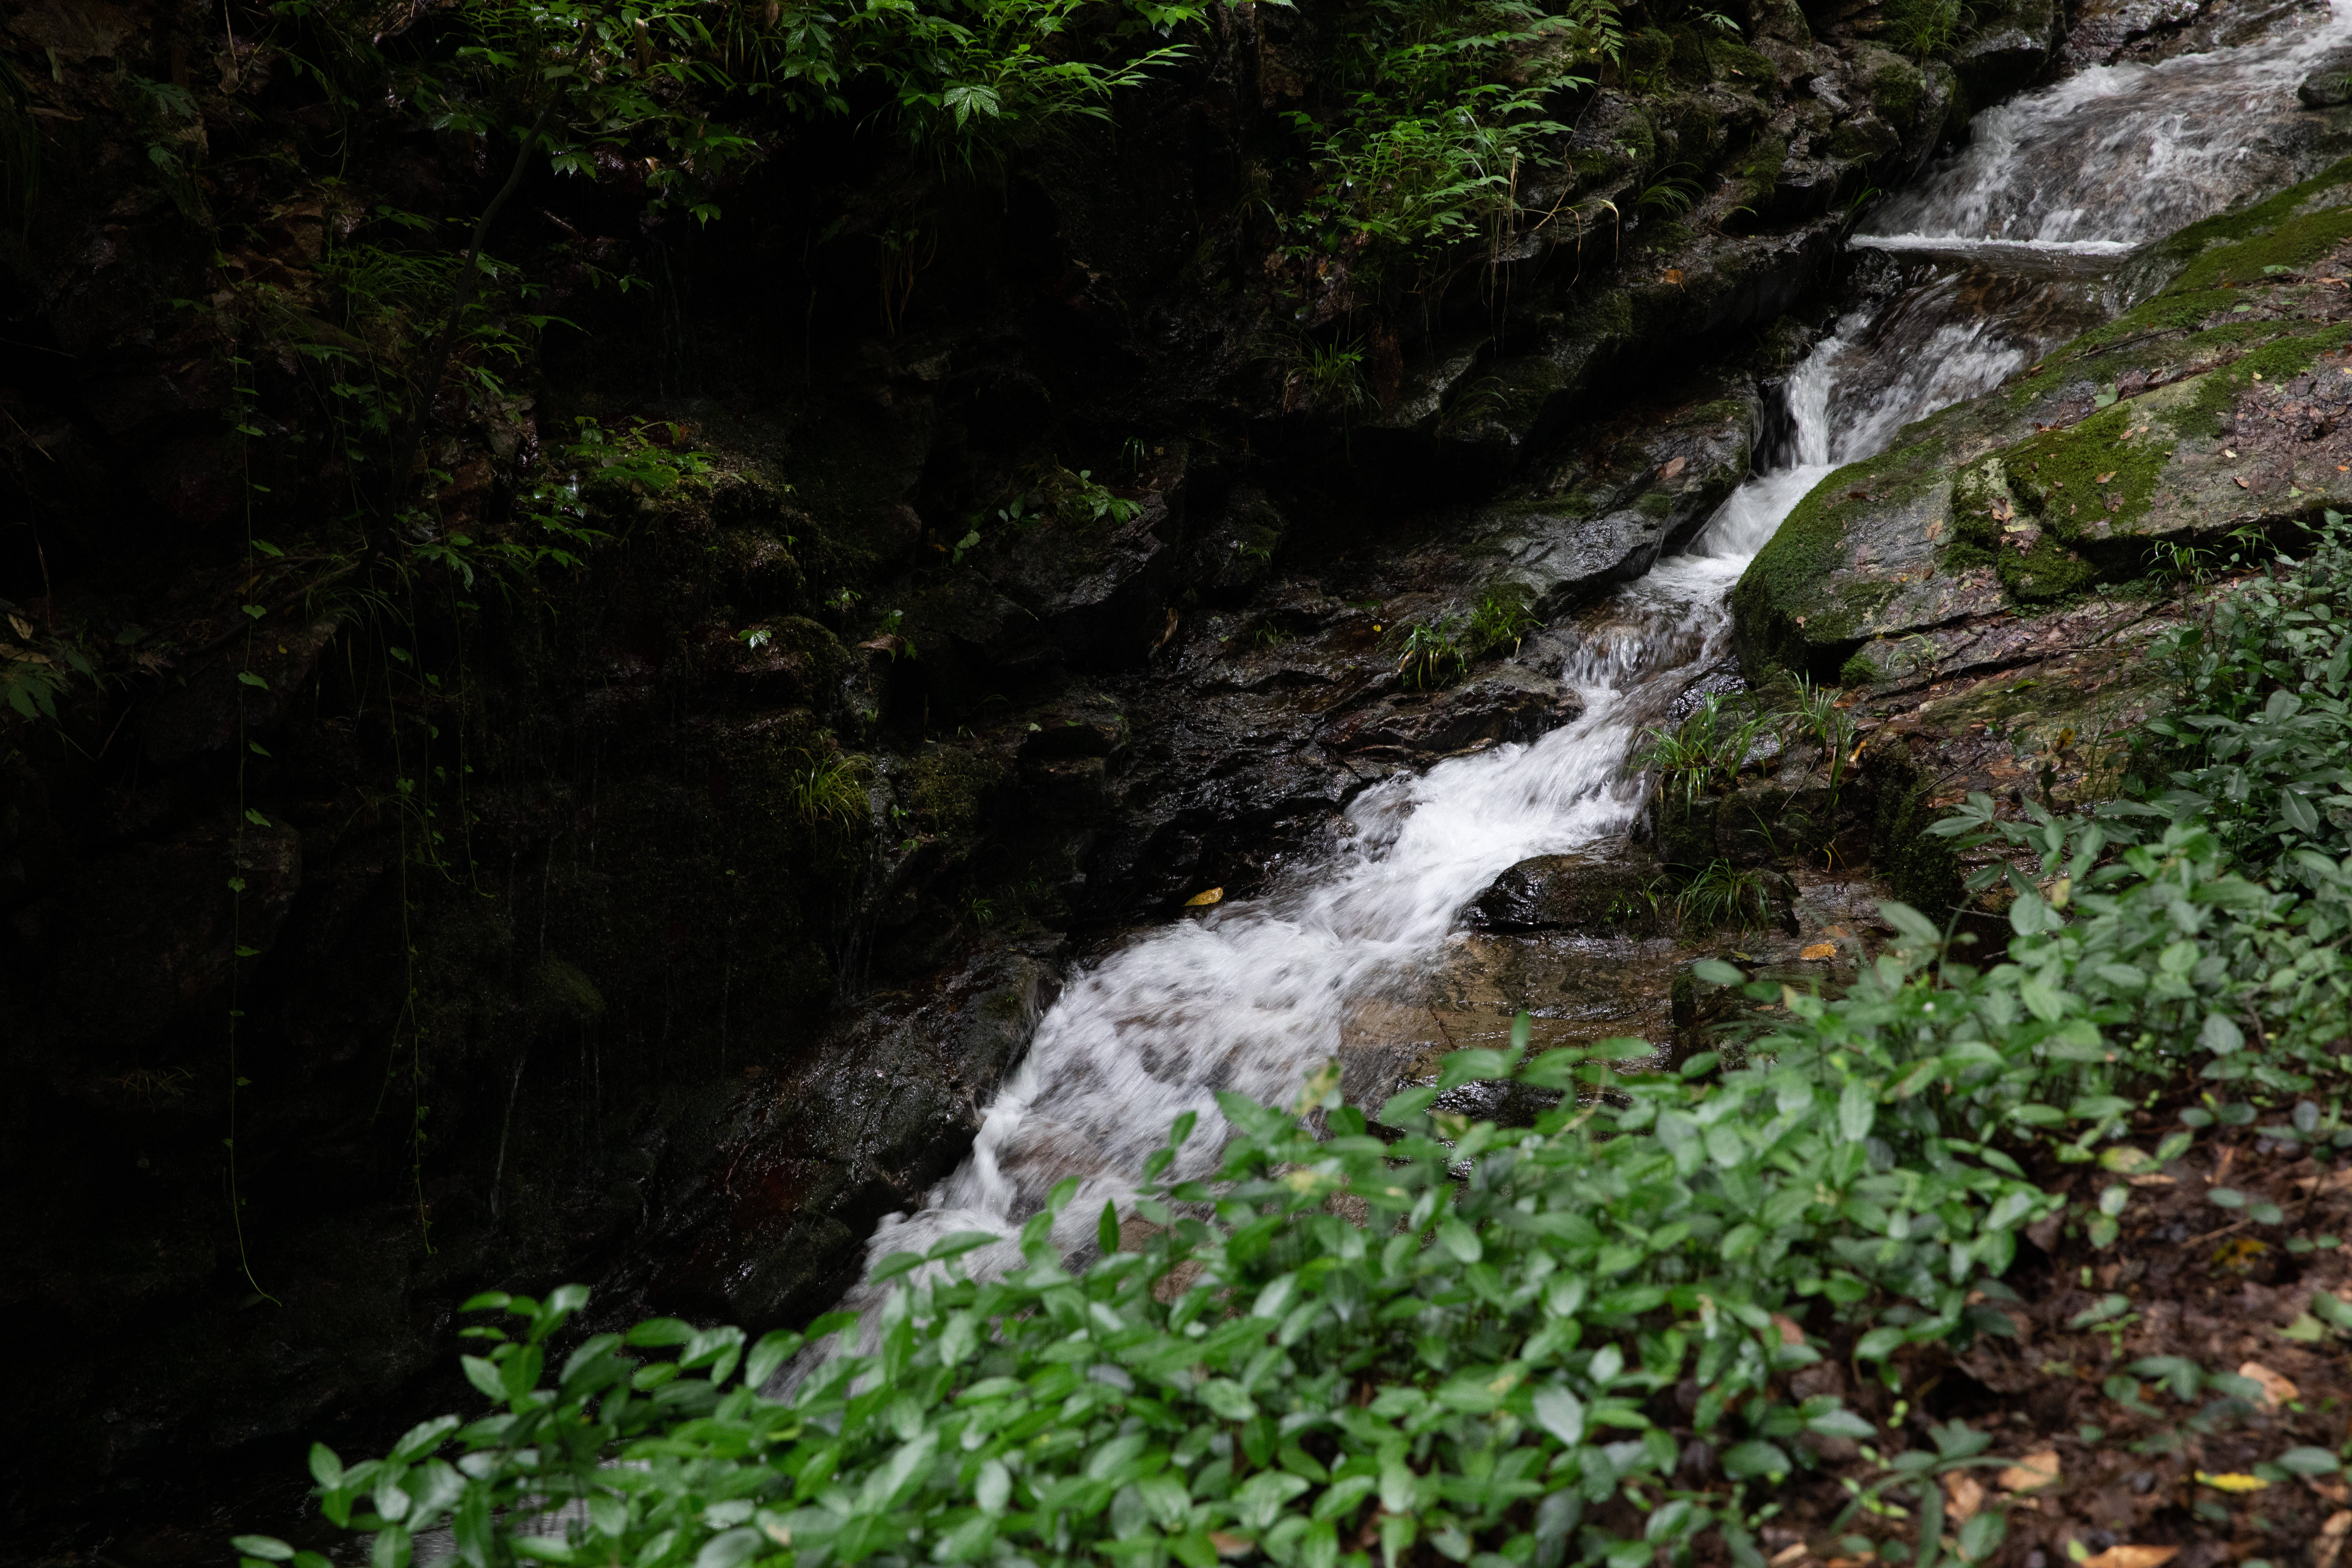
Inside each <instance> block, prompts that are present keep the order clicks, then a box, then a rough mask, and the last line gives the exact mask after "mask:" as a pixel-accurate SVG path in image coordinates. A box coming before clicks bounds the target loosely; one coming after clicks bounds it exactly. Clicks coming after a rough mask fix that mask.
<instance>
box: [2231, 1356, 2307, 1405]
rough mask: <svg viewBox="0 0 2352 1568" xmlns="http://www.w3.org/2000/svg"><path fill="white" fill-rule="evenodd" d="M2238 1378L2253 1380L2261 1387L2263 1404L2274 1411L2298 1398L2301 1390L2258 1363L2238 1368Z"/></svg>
mask: <svg viewBox="0 0 2352 1568" xmlns="http://www.w3.org/2000/svg"><path fill="white" fill-rule="evenodd" d="M2238 1375H2239V1376H2240V1377H2248V1378H2252V1379H2253V1381H2255V1382H2256V1383H2259V1384H2262V1385H2263V1404H2264V1405H2268V1406H2270V1407H2271V1408H2272V1409H2273V1410H2276V1409H2277V1408H2278V1407H2279V1406H2280V1405H2284V1404H2285V1403H2286V1402H2287V1401H2288V1400H2290V1399H2294V1398H2298V1397H2300V1396H2301V1395H2302V1394H2303V1390H2301V1389H2300V1388H2297V1387H2296V1386H2295V1385H2294V1384H2293V1383H2291V1382H2289V1381H2288V1380H2287V1379H2286V1378H2284V1377H2282V1376H2280V1375H2279V1374H2278V1373H2274V1372H2273V1371H2272V1370H2271V1369H2270V1368H2268V1367H2266V1366H2264V1365H2263V1363H2260V1362H2258V1361H2250V1362H2248V1363H2245V1364H2244V1365H2242V1366H2241V1367H2240V1368H2238Z"/></svg>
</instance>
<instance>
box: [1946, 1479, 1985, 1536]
mask: <svg viewBox="0 0 2352 1568" xmlns="http://www.w3.org/2000/svg"><path fill="white" fill-rule="evenodd" d="M1944 1495H1945V1497H1946V1499H1947V1500H1948V1502H1947V1506H1946V1509H1945V1511H1946V1512H1947V1513H1948V1515H1949V1516H1950V1517H1951V1518H1952V1520H1953V1521H1955V1522H1957V1523H1960V1524H1966V1523H1967V1522H1968V1521H1970V1520H1972V1519H1974V1518H1975V1517H1976V1516H1977V1510H1979V1509H1981V1508H1983V1507H1984V1488H1983V1487H1982V1486H1980V1485H1979V1484H1978V1482H1977V1479H1976V1478H1975V1477H1974V1476H1970V1475H1965V1474H1962V1473H1961V1472H1959V1471H1958V1470H1955V1471H1954V1472H1952V1473H1951V1474H1950V1475H1948V1476H1946V1477H1945V1478H1944Z"/></svg>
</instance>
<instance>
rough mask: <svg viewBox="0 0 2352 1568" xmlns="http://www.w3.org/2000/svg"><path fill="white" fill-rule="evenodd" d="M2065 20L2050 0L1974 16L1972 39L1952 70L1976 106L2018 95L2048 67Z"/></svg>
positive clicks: (2010, 4) (2022, 1)
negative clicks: (2014, 94) (2010, 95)
mask: <svg viewBox="0 0 2352 1568" xmlns="http://www.w3.org/2000/svg"><path fill="white" fill-rule="evenodd" d="M2064 28H2065V18H2064V16H2063V15H2062V14H2061V13H2060V10H2059V7H2058V6H2057V5H2055V4H2053V0H2007V3H2006V4H2003V5H1997V6H1987V7H1984V8H1982V9H1980V10H1979V12H1978V13H1977V26H1976V31H1975V35H1974V36H1973V37H1970V38H1969V40H1968V42H1966V43H1964V44H1962V45H1961V46H1960V48H1959V52H1958V54H1957V55H1956V56H1955V57H1954V58H1953V60H1952V68H1953V69H1954V70H1955V71H1957V72H1958V75H1959V79H1960V81H1961V83H1962V85H1964V86H1965V87H1966V88H1967V89H1968V91H1969V100H1970V101H1971V102H1975V103H1990V102H1993V101H1994V100H1998V99H2000V98H2004V97H2006V96H2008V95H2009V94H2011V93H2012V92H2015V91H2017V90H2018V89H2021V88H2022V87H2024V86H2026V85H2027V84H2028V83H2030V82H2032V80H2033V79H2034V78H2035V77H2037V76H2039V75H2040V74H2041V73H2042V69H2043V68H2044V67H2046V66H2048V65H2049V63H2050V61H2051V58H2052V56H2053V54H2054V53H2055V51H2056V49H2057V47H2058V40H2059V38H2060V37H2061V36H2062V35H2063V32H2064Z"/></svg>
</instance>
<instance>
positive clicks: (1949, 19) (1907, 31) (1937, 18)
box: [1885, 0, 1976, 59]
mask: <svg viewBox="0 0 2352 1568" xmlns="http://www.w3.org/2000/svg"><path fill="white" fill-rule="evenodd" d="M1885 17H1886V39H1887V42H1888V43H1889V44H1890V45H1891V46H1892V47H1894V48H1895V49H1896V50H1897V51H1898V52H1900V53H1903V54H1906V55H1911V56H1913V57H1915V58H1919V59H1925V58H1927V57H1928V56H1929V55H1940V54H1948V53H1949V52H1950V51H1951V48H1952V46H1953V45H1955V44H1957V43H1958V42H1959V41H1960V39H1961V38H1962V37H1964V36H1965V35H1966V34H1967V32H1968V30H1969V28H1970V27H1972V26H1975V25H1976V8H1975V7H1974V6H1973V5H1970V4H1969V0H1887V4H1886V7H1885Z"/></svg>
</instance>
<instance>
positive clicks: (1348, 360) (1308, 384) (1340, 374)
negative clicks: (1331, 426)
mask: <svg viewBox="0 0 2352 1568" xmlns="http://www.w3.org/2000/svg"><path fill="white" fill-rule="evenodd" d="M1292 374H1293V375H1294V376H1295V377H1296V379H1297V384H1299V385H1300V386H1301V387H1302V388H1304V389H1305V392H1306V395H1307V401H1308V402H1309V403H1311V404H1312V405H1314V406H1315V407H1317V408H1323V409H1334V410H1337V411H1338V412H1339V413H1341V414H1345V413H1347V412H1349V410H1351V409H1354V408H1358V407H1360V406H1362V405H1364V404H1367V403H1370V401H1371V400H1372V394H1371V388H1370V387H1369V386H1368V385H1366V384H1365V382H1364V341H1363V340H1362V339H1361V338H1354V339H1350V340H1349V342H1344V343H1318V342H1312V341H1309V342H1305V343H1302V344H1301V345H1300V347H1299V353H1298V361H1297V370H1296V371H1294V372H1293V373H1292Z"/></svg>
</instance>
